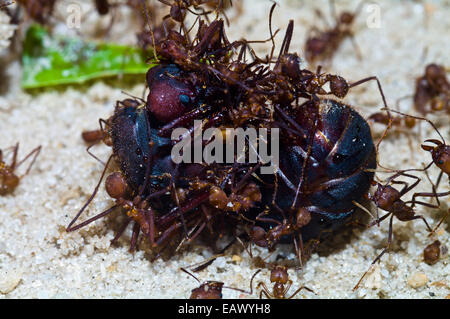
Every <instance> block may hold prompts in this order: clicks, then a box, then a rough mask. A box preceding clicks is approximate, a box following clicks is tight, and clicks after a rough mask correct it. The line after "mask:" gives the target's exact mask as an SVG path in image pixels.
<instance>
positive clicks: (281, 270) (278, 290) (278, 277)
mask: <svg viewBox="0 0 450 319" xmlns="http://www.w3.org/2000/svg"><path fill="white" fill-rule="evenodd" d="M260 271H261V269H259V270H258V271H257V272H256V273H255V274H254V275H253V277H255V276H256V274H258V273H259V272H260ZM253 277H252V280H253ZM270 282H273V283H274V285H273V288H272V292H270V290H269V289H268V288H267V286H266V284H265V283H264V282H262V281H260V282H259V283H258V285H257V286H256V289H259V288H260V287H262V289H261V290H260V292H259V298H260V299H262V295H263V294H264V295H265V296H266V298H267V299H292V298H293V297H295V296H296V295H297V294H298V293H299V292H300V291H301V290H303V289H306V290H308V291H309V292H312V293H315V292H314V291H313V290H312V289H310V288H308V287H306V286H301V287H300V288H298V289H297V290H296V291H294V293H293V294H292V295H290V296H289V297H287V295H286V294H287V293H288V291H289V289H290V288H291V286H292V280H290V279H289V274H288V272H287V267H285V266H280V265H276V266H274V267H273V268H272V270H271V271H270Z"/></svg>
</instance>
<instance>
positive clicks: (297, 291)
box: [287, 286, 315, 299]
mask: <svg viewBox="0 0 450 319" xmlns="http://www.w3.org/2000/svg"><path fill="white" fill-rule="evenodd" d="M303 289H306V290H308V291H309V292H312V293H313V294H315V292H314V290H312V289H311V288H308V287H306V286H301V287H300V288H298V289H297V290H296V291H294V293H293V294H292V295H291V296H290V297H289V298H287V299H292V298H293V297H294V296H295V295H297V294H298V293H299V292H300V291H301V290H303Z"/></svg>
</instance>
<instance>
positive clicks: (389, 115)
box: [348, 76, 392, 151]
mask: <svg viewBox="0 0 450 319" xmlns="http://www.w3.org/2000/svg"><path fill="white" fill-rule="evenodd" d="M369 81H376V82H377V85H378V90H379V91H380V94H381V98H382V100H383V104H384V107H385V109H386V111H387V114H388V118H389V122H388V124H387V126H386V129H385V130H384V132H383V135H382V136H381V138H380V140H379V141H378V142H377V144H376V149H377V151H378V148H379V145H380V143H381V141H382V140H383V139H384V138H385V137H386V134H387V132H388V131H389V129H390V128H391V126H392V116H391V113H389V108H388V106H387V102H386V97H385V95H384V92H383V89H382V88H381V83H380V80H378V77H376V76H370V77H367V78H364V79H361V80H359V81H356V82H354V83H351V84H349V86H348V88H349V89H350V88H352V87H355V86H358V85H360V84H363V83H365V82H369Z"/></svg>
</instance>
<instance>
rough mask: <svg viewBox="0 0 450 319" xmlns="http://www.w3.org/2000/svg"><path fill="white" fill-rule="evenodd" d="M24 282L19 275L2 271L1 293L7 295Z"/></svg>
mask: <svg viewBox="0 0 450 319" xmlns="http://www.w3.org/2000/svg"><path fill="white" fill-rule="evenodd" d="M21 280H22V276H21V274H19V273H14V272H11V271H0V293H2V294H7V293H10V292H11V291H13V290H14V289H15V288H16V287H17V286H18V285H19V283H20V281H21Z"/></svg>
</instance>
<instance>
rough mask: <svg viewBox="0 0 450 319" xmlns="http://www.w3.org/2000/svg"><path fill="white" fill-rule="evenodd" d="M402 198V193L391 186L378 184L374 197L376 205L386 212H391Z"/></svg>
mask: <svg viewBox="0 0 450 319" xmlns="http://www.w3.org/2000/svg"><path fill="white" fill-rule="evenodd" d="M399 198H400V192H399V191H398V190H396V189H395V188H394V187H392V186H389V185H382V184H380V183H378V188H377V190H376V191H375V194H373V196H372V200H373V201H374V202H375V204H376V205H377V206H378V207H380V208H381V209H384V210H389V208H390V207H391V206H392V203H394V202H395V201H396V200H398V199H399Z"/></svg>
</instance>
